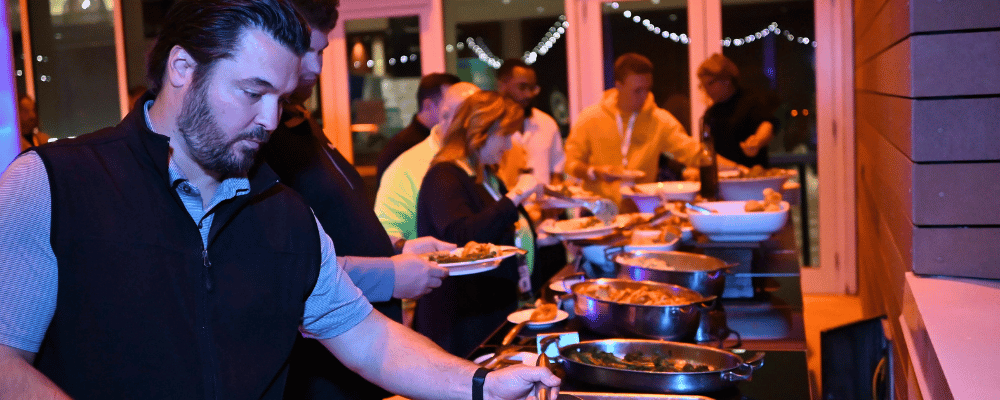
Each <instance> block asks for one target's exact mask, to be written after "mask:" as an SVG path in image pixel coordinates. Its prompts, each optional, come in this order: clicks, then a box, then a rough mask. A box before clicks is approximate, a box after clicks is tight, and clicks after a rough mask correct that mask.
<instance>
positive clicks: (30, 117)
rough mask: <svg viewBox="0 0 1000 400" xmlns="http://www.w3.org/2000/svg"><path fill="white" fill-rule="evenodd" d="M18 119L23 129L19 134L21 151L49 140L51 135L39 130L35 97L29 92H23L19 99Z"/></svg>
mask: <svg viewBox="0 0 1000 400" xmlns="http://www.w3.org/2000/svg"><path fill="white" fill-rule="evenodd" d="M17 121H18V123H19V125H20V131H21V132H20V133H21V134H20V135H18V136H20V139H19V141H20V143H21V151H25V150H27V149H29V148H31V147H35V146H41V145H43V144H45V143H48V142H49V135H46V134H44V133H42V132H41V131H39V130H38V113H37V112H36V109H35V99H32V98H31V96H28V95H27V94H22V95H20V96H19V97H18V99H17Z"/></svg>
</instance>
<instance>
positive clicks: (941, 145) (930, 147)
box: [888, 2, 1000, 162]
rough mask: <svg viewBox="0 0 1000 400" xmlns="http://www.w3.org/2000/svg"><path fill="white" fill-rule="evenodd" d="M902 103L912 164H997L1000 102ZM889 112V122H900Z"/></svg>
mask: <svg viewBox="0 0 1000 400" xmlns="http://www.w3.org/2000/svg"><path fill="white" fill-rule="evenodd" d="M997 3H998V4H1000V2H997ZM994 73H996V71H994ZM903 101H907V102H910V103H911V104H912V114H911V115H912V118H906V119H907V120H912V134H910V132H906V131H903V132H900V133H901V134H903V135H905V136H911V137H912V138H913V139H912V142H913V152H912V154H910V155H909V156H910V159H912V160H913V161H916V162H926V161H984V160H1000V113H998V112H997V111H998V110H1000V98H996V97H994V98H973V99H948V100H903ZM892 111H893V112H894V113H893V114H890V115H891V117H890V118H888V119H899V118H902V117H901V116H900V115H899V114H896V113H895V111H896V110H895V109H893V110H892ZM894 142H895V141H894Z"/></svg>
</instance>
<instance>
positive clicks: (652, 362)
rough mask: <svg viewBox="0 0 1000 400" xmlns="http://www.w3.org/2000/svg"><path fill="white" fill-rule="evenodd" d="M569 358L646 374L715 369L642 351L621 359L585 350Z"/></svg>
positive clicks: (598, 351) (606, 353)
mask: <svg viewBox="0 0 1000 400" xmlns="http://www.w3.org/2000/svg"><path fill="white" fill-rule="evenodd" d="M566 357H567V358H569V359H571V360H573V361H576V362H580V363H584V364H590V365H596V366H599V367H607V368H618V369H627V370H632V371H646V372H711V371H715V368H714V367H712V366H711V365H706V364H700V363H695V362H691V361H688V360H682V359H679V358H672V357H669V356H664V355H663V354H659V353H652V354H647V353H643V352H641V351H633V352H630V353H628V354H626V355H625V357H624V358H619V357H617V356H615V355H614V354H612V353H608V352H606V351H602V350H598V349H590V350H583V349H577V351H575V352H571V353H569V354H567V355H566Z"/></svg>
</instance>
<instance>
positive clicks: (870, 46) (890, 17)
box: [854, 0, 910, 65]
mask: <svg viewBox="0 0 1000 400" xmlns="http://www.w3.org/2000/svg"><path fill="white" fill-rule="evenodd" d="M858 3H864V5H863V6H861V8H862V10H859V11H857V12H861V13H863V14H862V15H861V16H858V15H857V12H856V13H855V21H854V23H855V27H856V29H857V31H856V32H857V33H856V34H855V35H856V38H855V42H856V43H857V48H856V50H855V55H854V57H855V64H856V65H861V64H862V63H864V62H865V61H867V60H869V59H871V58H872V57H873V56H875V55H876V54H878V53H879V52H881V51H883V50H885V49H887V48H889V47H890V46H892V44H893V43H896V42H898V41H900V40H901V39H903V38H904V37H906V35H908V34H910V4H909V0H884V3H885V4H884V5H881V4H872V3H875V2H855V4H858ZM878 3H883V1H878Z"/></svg>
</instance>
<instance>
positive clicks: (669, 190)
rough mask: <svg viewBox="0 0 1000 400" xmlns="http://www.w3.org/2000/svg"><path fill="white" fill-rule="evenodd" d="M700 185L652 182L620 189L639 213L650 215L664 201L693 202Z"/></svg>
mask: <svg viewBox="0 0 1000 400" xmlns="http://www.w3.org/2000/svg"><path fill="white" fill-rule="evenodd" d="M700 189H701V184H700V183H698V182H687V181H668V182H653V183H643V184H639V185H635V187H634V188H628V187H622V196H623V197H626V198H630V199H632V201H633V202H635V205H636V207H637V208H638V209H639V212H644V213H651V212H653V211H654V210H656V207H657V206H659V205H660V204H661V203H662V202H663V201H664V200H680V201H693V200H694V198H695V196H696V195H697V194H698V191H699V190H700Z"/></svg>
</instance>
